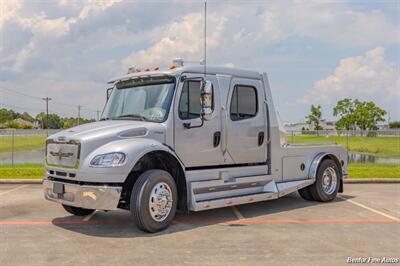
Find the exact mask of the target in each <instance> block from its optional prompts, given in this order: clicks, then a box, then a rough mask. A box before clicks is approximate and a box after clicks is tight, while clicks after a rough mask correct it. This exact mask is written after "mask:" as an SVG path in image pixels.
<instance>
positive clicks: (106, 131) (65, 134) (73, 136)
mask: <svg viewBox="0 0 400 266" xmlns="http://www.w3.org/2000/svg"><path fill="white" fill-rule="evenodd" d="M144 128H145V129H147V130H148V131H158V132H159V133H161V132H162V133H161V134H162V135H164V133H165V132H164V130H165V128H164V126H163V125H162V124H159V123H152V122H143V121H132V120H107V121H101V122H94V123H89V124H84V125H81V126H77V127H73V128H70V129H67V130H63V131H60V132H58V133H56V134H54V135H51V136H50V137H49V138H48V139H52V140H55V141H69V140H79V141H81V142H86V141H90V140H99V139H104V138H110V137H111V138H113V137H114V138H115V139H116V138H118V135H119V134H121V133H123V132H127V131H130V130H134V129H144Z"/></svg>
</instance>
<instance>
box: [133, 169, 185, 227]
mask: <svg viewBox="0 0 400 266" xmlns="http://www.w3.org/2000/svg"><path fill="white" fill-rule="evenodd" d="M177 202H178V192H177V188H176V184H175V180H174V179H173V178H172V176H171V175H170V174H169V173H168V172H166V171H163V170H149V171H146V172H144V173H143V174H141V175H140V176H139V178H138V180H137V181H136V182H135V185H134V186H133V189H132V193H131V199H130V211H131V215H132V218H133V221H134V223H135V224H136V226H137V227H138V228H139V229H141V230H143V231H146V232H150V233H154V232H158V231H161V230H163V229H165V228H167V227H168V226H169V224H170V223H171V221H172V219H174V217H175V213H176V209H177Z"/></svg>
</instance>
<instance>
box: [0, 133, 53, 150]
mask: <svg viewBox="0 0 400 266" xmlns="http://www.w3.org/2000/svg"><path fill="white" fill-rule="evenodd" d="M45 140H46V136H45V135H27V136H15V139H14V151H29V150H36V149H44V144H45ZM11 147H12V137H11V136H0V152H11Z"/></svg>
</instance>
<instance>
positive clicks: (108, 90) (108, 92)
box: [107, 88, 113, 102]
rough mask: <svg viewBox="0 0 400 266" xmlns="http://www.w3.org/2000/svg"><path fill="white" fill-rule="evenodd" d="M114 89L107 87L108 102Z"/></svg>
mask: <svg viewBox="0 0 400 266" xmlns="http://www.w3.org/2000/svg"><path fill="white" fill-rule="evenodd" d="M112 90H113V88H108V89H107V102H108V99H110V96H111V92H112Z"/></svg>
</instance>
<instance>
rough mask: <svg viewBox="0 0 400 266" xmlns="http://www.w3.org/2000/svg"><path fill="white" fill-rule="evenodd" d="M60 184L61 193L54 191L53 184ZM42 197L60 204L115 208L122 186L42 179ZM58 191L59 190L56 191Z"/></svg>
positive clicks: (96, 208) (102, 208)
mask: <svg viewBox="0 0 400 266" xmlns="http://www.w3.org/2000/svg"><path fill="white" fill-rule="evenodd" d="M55 183H58V184H62V185H63V186H62V187H63V190H62V193H56V192H54V184H55ZM43 189H44V197H45V198H46V199H47V200H50V201H55V202H58V203H61V204H65V205H69V206H75V207H81V208H86V209H95V210H115V209H117V206H118V202H119V199H120V196H121V192H122V186H121V187H119V186H107V185H104V186H91V185H78V184H71V183H64V182H59V181H53V180H49V179H46V178H45V179H44V180H43ZM58 192H60V191H58Z"/></svg>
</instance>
